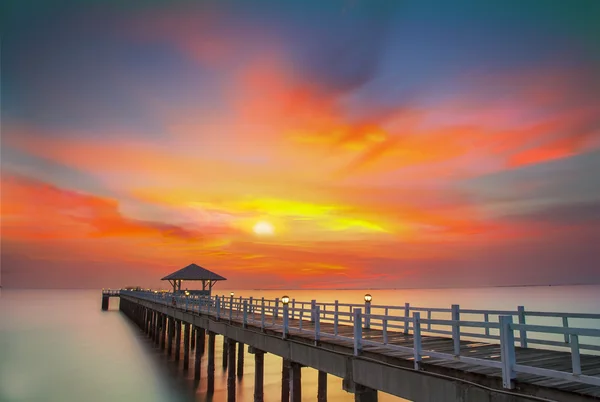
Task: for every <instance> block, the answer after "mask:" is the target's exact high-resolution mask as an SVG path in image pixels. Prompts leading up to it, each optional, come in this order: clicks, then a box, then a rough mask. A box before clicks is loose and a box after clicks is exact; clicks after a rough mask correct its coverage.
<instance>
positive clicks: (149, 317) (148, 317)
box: [146, 309, 152, 336]
mask: <svg viewBox="0 0 600 402" xmlns="http://www.w3.org/2000/svg"><path fill="white" fill-rule="evenodd" d="M151 322H152V312H151V311H150V310H148V309H146V334H147V335H148V336H150V331H151V328H152V324H151Z"/></svg>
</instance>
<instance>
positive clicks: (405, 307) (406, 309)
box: [404, 303, 410, 335]
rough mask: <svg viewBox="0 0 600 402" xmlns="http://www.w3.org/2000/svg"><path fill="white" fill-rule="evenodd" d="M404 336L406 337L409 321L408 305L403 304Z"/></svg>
mask: <svg viewBox="0 0 600 402" xmlns="http://www.w3.org/2000/svg"><path fill="white" fill-rule="evenodd" d="M404 319H405V321H404V334H405V335H408V323H409V321H410V303H404Z"/></svg>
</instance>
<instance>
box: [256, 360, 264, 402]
mask: <svg viewBox="0 0 600 402" xmlns="http://www.w3.org/2000/svg"><path fill="white" fill-rule="evenodd" d="M264 378H265V352H263V351H262V350H255V351H254V402H263V399H264V391H263V389H264Z"/></svg>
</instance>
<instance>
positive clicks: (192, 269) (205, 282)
mask: <svg viewBox="0 0 600 402" xmlns="http://www.w3.org/2000/svg"><path fill="white" fill-rule="evenodd" d="M161 280H162V281H169V283H170V284H171V286H173V293H177V292H181V282H183V281H201V282H202V290H200V289H187V288H186V289H185V291H188V292H189V293H191V294H193V295H198V296H210V292H211V290H212V287H213V286H214V285H215V283H217V281H226V280H227V279H226V278H223V277H222V276H221V275H217V274H215V273H214V272H211V271H209V270H208V269H206V268H202V267H201V266H199V265H196V264H190V265H188V266H187V267H185V268H181V269H180V270H179V271H175V272H173V273H172V274H169V275H167V276H165V277H164V278H162V279H161Z"/></svg>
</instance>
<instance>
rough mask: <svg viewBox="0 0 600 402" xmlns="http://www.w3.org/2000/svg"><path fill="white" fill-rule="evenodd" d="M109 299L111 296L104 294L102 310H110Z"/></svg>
mask: <svg viewBox="0 0 600 402" xmlns="http://www.w3.org/2000/svg"><path fill="white" fill-rule="evenodd" d="M96 300H97V299H96ZM109 300H110V297H108V296H104V295H103V296H102V311H107V310H108V303H109Z"/></svg>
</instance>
